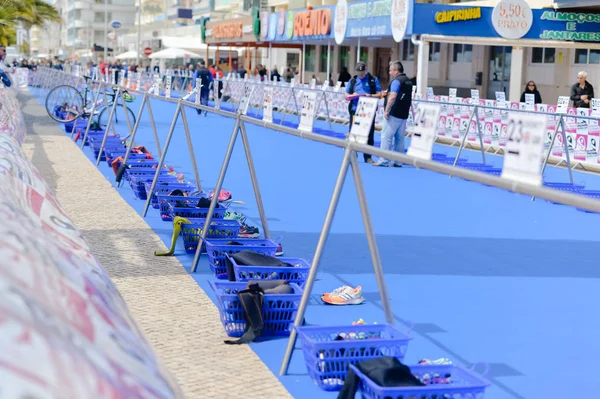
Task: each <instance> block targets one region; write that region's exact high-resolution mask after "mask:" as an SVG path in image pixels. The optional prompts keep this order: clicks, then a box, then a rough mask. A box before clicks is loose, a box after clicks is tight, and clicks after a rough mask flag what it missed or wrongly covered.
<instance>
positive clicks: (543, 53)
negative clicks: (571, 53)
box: [531, 47, 556, 64]
mask: <svg viewBox="0 0 600 399" xmlns="http://www.w3.org/2000/svg"><path fill="white" fill-rule="evenodd" d="M555 55H556V49H554V48H543V47H534V48H532V49H531V63H532V64H554V57H555Z"/></svg>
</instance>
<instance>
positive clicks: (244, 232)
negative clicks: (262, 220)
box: [238, 224, 260, 238]
mask: <svg viewBox="0 0 600 399" xmlns="http://www.w3.org/2000/svg"><path fill="white" fill-rule="evenodd" d="M259 236H260V232H259V231H258V227H254V226H248V225H245V224H244V225H242V227H241V228H240V232H239V233H238V237H240V238H258V237H259Z"/></svg>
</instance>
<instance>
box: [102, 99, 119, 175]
mask: <svg viewBox="0 0 600 399" xmlns="http://www.w3.org/2000/svg"><path fill="white" fill-rule="evenodd" d="M120 94H121V88H120V87H119V88H118V89H117V93H116V95H115V102H114V103H113V105H112V108H111V109H110V112H109V114H108V124H107V125H106V130H105V131H104V136H103V137H102V144H100V151H98V159H96V166H98V165H100V158H102V153H103V152H104V145H105V144H106V137H108V130H109V129H110V126H111V125H112V120H113V116H114V115H115V109H116V108H117V102H118V100H119V95H120Z"/></svg>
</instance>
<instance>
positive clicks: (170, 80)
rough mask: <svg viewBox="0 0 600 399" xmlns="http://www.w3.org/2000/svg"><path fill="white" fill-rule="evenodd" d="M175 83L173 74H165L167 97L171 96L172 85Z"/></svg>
mask: <svg viewBox="0 0 600 399" xmlns="http://www.w3.org/2000/svg"><path fill="white" fill-rule="evenodd" d="M172 83H173V77H172V76H171V75H167V76H165V97H167V98H171V85H172Z"/></svg>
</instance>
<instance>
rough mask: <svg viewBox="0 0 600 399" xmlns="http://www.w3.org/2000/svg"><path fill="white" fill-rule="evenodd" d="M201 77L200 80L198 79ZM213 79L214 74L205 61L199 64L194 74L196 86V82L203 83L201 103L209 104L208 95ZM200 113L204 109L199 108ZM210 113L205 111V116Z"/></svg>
mask: <svg viewBox="0 0 600 399" xmlns="http://www.w3.org/2000/svg"><path fill="white" fill-rule="evenodd" d="M198 79H200V81H199V82H197V80H198ZM212 81H213V77H212V74H211V73H210V71H209V70H208V68H207V67H206V64H205V63H204V61H202V62H200V63H199V64H198V69H196V73H195V74H194V82H193V84H194V87H196V84H198V85H202V87H201V88H200V104H202V105H208V95H209V93H210V82H212ZM197 112H198V115H200V114H202V111H200V110H197ZM206 115H208V112H206V111H205V112H204V116H206Z"/></svg>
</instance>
